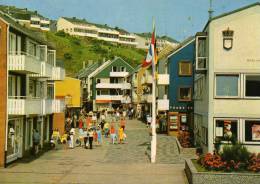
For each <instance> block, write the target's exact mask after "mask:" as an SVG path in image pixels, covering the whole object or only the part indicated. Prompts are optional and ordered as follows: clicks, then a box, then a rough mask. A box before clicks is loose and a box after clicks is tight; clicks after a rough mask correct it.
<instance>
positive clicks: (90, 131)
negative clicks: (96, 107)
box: [88, 128, 94, 149]
mask: <svg viewBox="0 0 260 184" xmlns="http://www.w3.org/2000/svg"><path fill="white" fill-rule="evenodd" d="M88 134H89V137H88V141H89V149H92V148H93V147H92V144H93V136H94V132H93V129H92V128H90V129H89V132H88Z"/></svg>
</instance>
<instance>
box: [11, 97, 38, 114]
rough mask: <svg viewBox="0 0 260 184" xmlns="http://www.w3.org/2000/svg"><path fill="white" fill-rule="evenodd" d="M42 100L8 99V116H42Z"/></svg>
mask: <svg viewBox="0 0 260 184" xmlns="http://www.w3.org/2000/svg"><path fill="white" fill-rule="evenodd" d="M41 104H42V103H41V99H40V98H30V97H8V114H10V115H29V114H41V113H42V105H41Z"/></svg>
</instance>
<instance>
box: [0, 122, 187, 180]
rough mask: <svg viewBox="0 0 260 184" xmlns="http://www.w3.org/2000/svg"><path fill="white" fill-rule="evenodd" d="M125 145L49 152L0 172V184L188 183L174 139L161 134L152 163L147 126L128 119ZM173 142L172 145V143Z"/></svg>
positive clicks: (60, 149)
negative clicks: (155, 156) (155, 157)
mask: <svg viewBox="0 0 260 184" xmlns="http://www.w3.org/2000/svg"><path fill="white" fill-rule="evenodd" d="M126 134H127V140H126V142H125V144H114V145H113V144H111V143H110V140H109V138H106V139H103V144H102V145H101V146H100V145H95V144H94V147H93V149H92V150H90V149H84V148H82V147H76V148H74V149H62V147H61V148H59V149H58V150H50V151H48V152H45V153H44V154H43V155H41V156H39V157H38V158H37V159H34V160H26V159H23V160H18V161H17V162H15V163H13V164H11V165H9V166H8V167H7V168H6V169H1V170H0V183H1V184H5V183H26V184H28V183H88V184H92V183H93V184H94V183H107V181H109V183H129V184H130V183H164V184H167V183H178V184H181V183H185V182H186V179H185V177H184V171H183V168H184V162H182V161H181V160H180V159H181V158H179V155H178V153H177V149H173V147H174V145H175V144H174V138H171V137H169V136H166V135H158V150H157V155H158V161H157V163H156V164H151V163H150V158H149V144H150V136H149V133H148V129H147V127H146V125H145V124H143V123H141V122H139V121H137V120H128V121H127V124H126ZM170 142H171V144H169V143H170Z"/></svg>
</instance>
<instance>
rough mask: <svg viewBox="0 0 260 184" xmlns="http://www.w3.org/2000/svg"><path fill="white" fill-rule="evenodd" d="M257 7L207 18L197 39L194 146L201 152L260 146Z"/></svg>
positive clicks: (254, 149)
mask: <svg viewBox="0 0 260 184" xmlns="http://www.w3.org/2000/svg"><path fill="white" fill-rule="evenodd" d="M259 20H260V3H255V4H252V5H249V6H246V7H243V8H240V9H237V10H235V11H232V12H229V13H225V14H223V15H220V16H217V17H213V18H212V19H210V20H209V21H208V22H207V24H206V26H205V28H204V29H203V31H202V32H199V33H197V35H196V55H195V56H196V64H195V66H196V68H195V71H196V74H195V84H194V134H195V142H196V143H197V144H198V145H200V146H201V147H202V148H203V150H204V151H205V152H207V151H209V152H213V150H214V144H215V143H221V144H222V145H223V144H226V143H228V142H230V141H231V140H237V141H238V142H240V143H242V144H243V145H245V146H246V147H247V148H248V149H249V150H250V151H252V152H259V145H260V134H259V132H260V113H259V107H260V72H259V71H260V62H259V61H260V59H259V58H260V52H259V48H260V42H259V41H258V40H257V39H256V38H259V37H260V31H259V30H260V22H259Z"/></svg>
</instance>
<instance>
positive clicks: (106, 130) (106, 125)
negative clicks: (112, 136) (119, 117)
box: [104, 122, 109, 138]
mask: <svg viewBox="0 0 260 184" xmlns="http://www.w3.org/2000/svg"><path fill="white" fill-rule="evenodd" d="M104 132H105V137H106V138H107V137H108V134H109V123H108V122H105V125H104Z"/></svg>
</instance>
